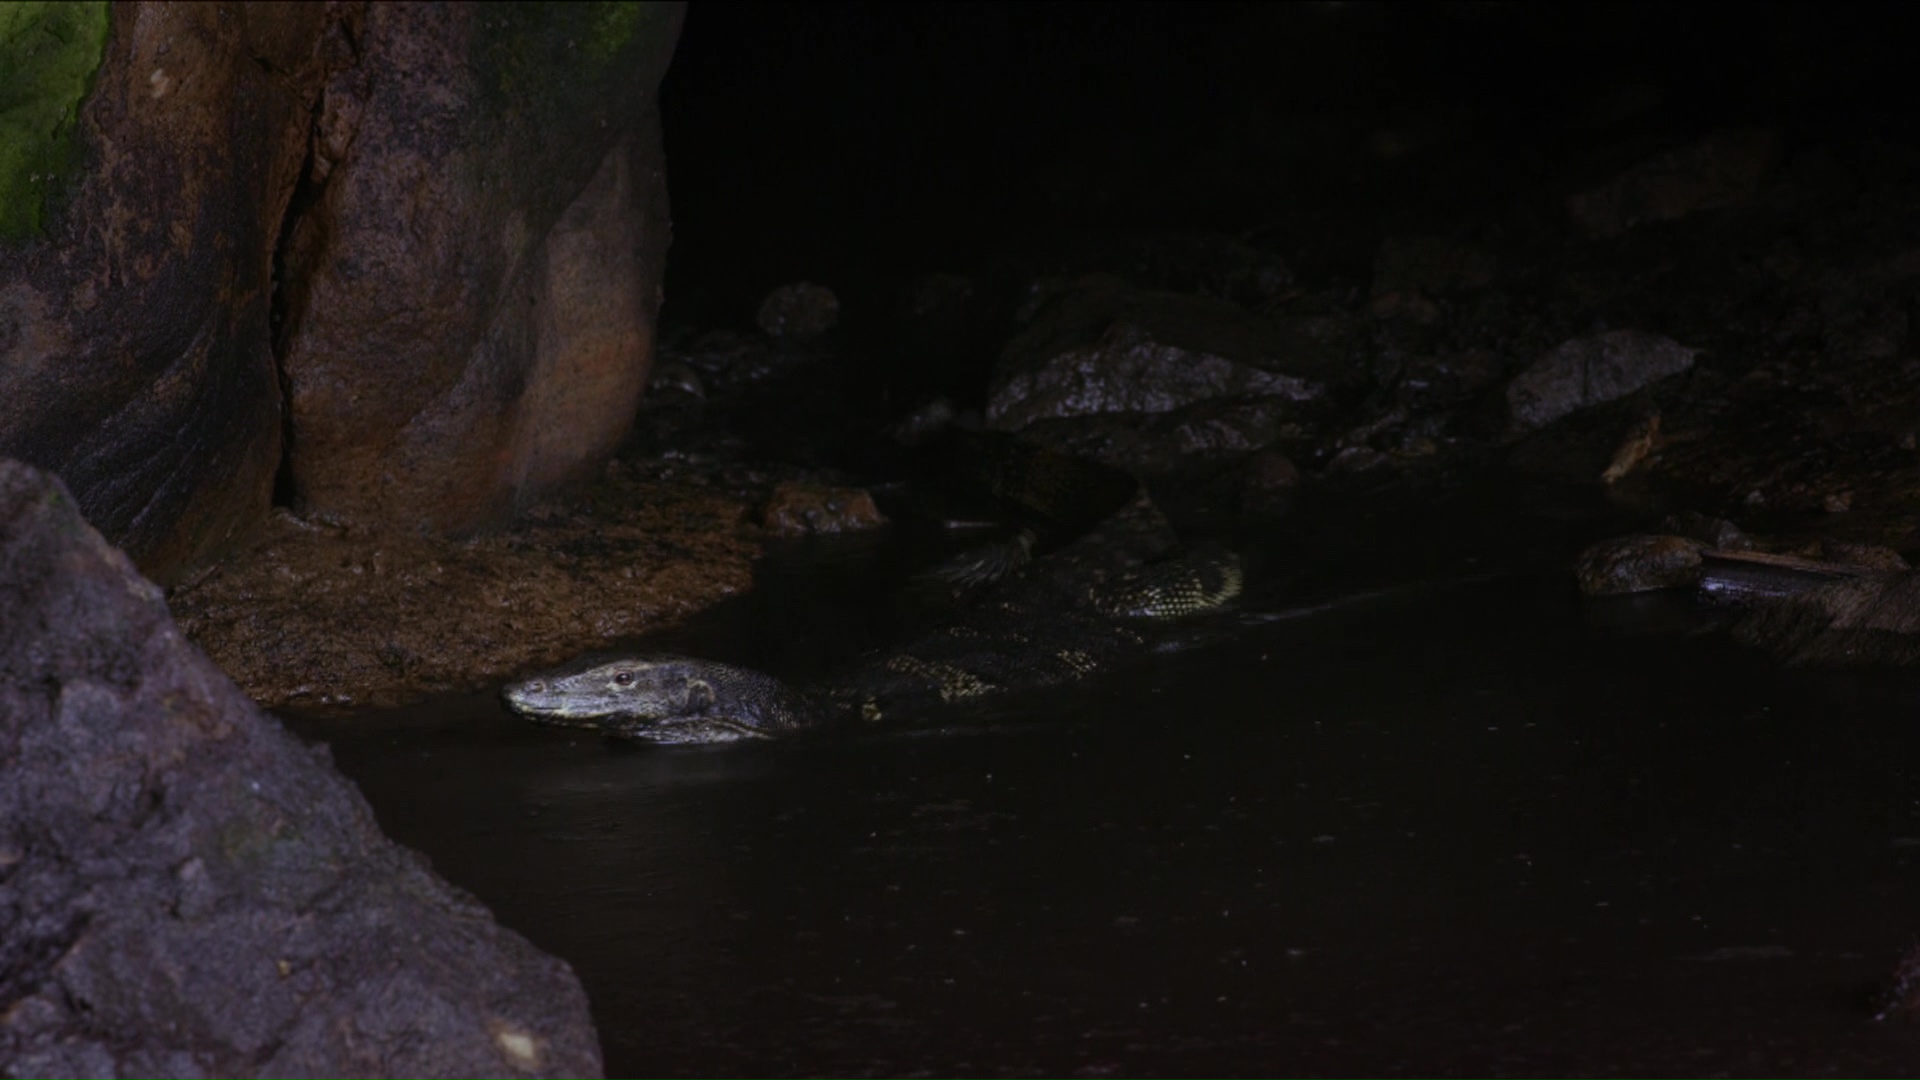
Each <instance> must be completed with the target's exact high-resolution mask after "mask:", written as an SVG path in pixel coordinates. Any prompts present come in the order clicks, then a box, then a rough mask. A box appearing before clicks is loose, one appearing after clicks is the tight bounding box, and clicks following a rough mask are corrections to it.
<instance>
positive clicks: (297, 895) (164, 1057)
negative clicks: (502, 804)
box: [0, 459, 600, 1076]
mask: <svg viewBox="0 0 1920 1080" xmlns="http://www.w3.org/2000/svg"><path fill="white" fill-rule="evenodd" d="M0 626H5V627H6V628H7V633H6V634H5V635H0V868H3V869H0V1062H4V1063H5V1071H6V1072H7V1073H8V1074H9V1075H15V1076H580V1075H593V1076H597V1075H599V1074H600V1053H599V1047H598V1045H597V1040H596V1038H595V1034H594V1029H593V1024H592V1021H591V1020H590V1018H589V1016H588V1013H587V1002H586V995H585V994H584V993H583V992H582V990H581V988H580V984H579V982H578V981H577V980H576V979H575V978H574V976H573V972H572V971H570V970H569V969H568V968H567V966H566V964H564V963H562V962H561V961H559V960H556V959H554V958H552V957H549V956H546V955H543V954H542V953H540V952H539V951H538V950H536V949H534V948H533V946H532V945H530V944H528V943H527V942H526V941H525V940H524V939H522V938H521V937H519V936H518V935H516V934H513V933H510V932H508V931H506V930H503V929H502V928H501V927H500V926H498V925H497V924H496V923H495V922H494V921H493V919H492V917H491V916H490V915H489V914H488V912H487V911H486V909H485V908H483V907H481V906H480V905H479V904H478V903H476V902H475V901H474V900H473V899H472V898H471V897H469V896H467V895H466V894H465V893H463V892H461V891H459V890H458V889H455V888H453V887H452V886H450V885H448V884H447V883H446V882H444V881H442V880H440V879H439V878H438V877H436V876H434V874H433V872H432V871H431V870H430V869H429V868H428V867H427V865H426V862H425V861H424V860H422V859H420V858H419V857H418V856H416V855H414V854H413V853H412V852H410V851H407V850H406V849H404V848H401V847H399V846H397V845H395V844H394V843H392V842H391V841H389V840H387V839H386V838H385V837H383V836H382V835H381V834H380V831H379V829H378V827H377V826H376V825H375V823H374V819H373V813H372V811H371V810H370V809H369V808H368V807H367V804H366V802H365V801H364V800H362V799H361V797H360V794H359V792H358V791H357V790H355V788H354V786H353V785H352V784H350V783H348V782H346V781H345V780H344V779H342V778H341V777H340V776H339V775H338V774H337V773H335V772H334V771H333V770H332V769H331V768H330V767H328V764H327V758H326V755H325V753H324V752H321V753H316V752H314V751H313V750H310V749H309V748H308V747H306V746H304V745H302V744H301V743H300V742H299V741H298V740H296V739H294V738H293V737H292V736H290V735H288V734H287V732H286V730H285V729H283V728H282V727H281V726H280V725H279V723H277V722H276V721H275V720H273V719H272V718H271V717H269V716H267V715H266V714H265V713H262V712H261V711H260V710H259V709H258V708H257V707H255V706H254V705H253V703H252V702H250V701H248V700H247V699H246V697H245V696H244V695H243V694H241V693H240V691H239V690H238V689H237V688H236V687H235V686H234V685H233V684H232V683H231V682H229V681H228V680H227V679H226V677H225V676H223V675H221V673H220V672H219V670H218V669H217V668H215V667H214V666H213V664H212V663H211V662H209V661H208V660H207V658H206V656H204V655H203V654H201V653H200V651H199V650H197V649H195V648H193V647H192V646H191V645H189V644H188V643H187V642H186V640H185V639H184V638H183V637H181V635H180V631H179V630H178V628H176V627H175V626H174V624H173V621H172V620H171V619H170V618H168V616H167V608H166V605H165V604H164V603H163V602H162V600H161V596H160V590H159V589H157V588H155V587H154V586H153V585H151V584H149V583H147V582H145V581H143V580H141V579H140V577H139V575H138V574H136V573H135V572H134V571H133V568H132V567H131V566H130V565H128V563H127V560H126V559H125V558H124V557H123V556H122V555H121V554H120V553H119V552H118V551H115V550H114V549H112V548H111V547H109V546H107V544H106V543H105V542H103V541H102V539H101V538H100V536H99V534H98V533H96V532H94V531H93V530H92V529H89V528H88V527H87V526H86V523H85V522H84V521H82V520H81V518H80V516H79V514H77V513H76V512H75V508H74V504H73V501H72V499H71V497H70V496H69V495H68V494H67V492H66V491H65V489H64V488H62V487H61V485H60V483H59V482H58V481H57V480H55V479H53V478H52V477H49V476H46V475H45V474H42V473H38V472H36V471H35V470H33V469H30V468H27V467H25V466H22V465H20V464H19V463H18V462H13V461H7V460H4V459H0Z"/></svg>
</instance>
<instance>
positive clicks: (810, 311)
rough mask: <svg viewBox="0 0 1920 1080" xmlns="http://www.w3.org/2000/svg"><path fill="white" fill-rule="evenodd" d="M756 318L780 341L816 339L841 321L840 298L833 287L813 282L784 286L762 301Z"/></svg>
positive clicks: (762, 326)
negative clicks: (834, 292)
mask: <svg viewBox="0 0 1920 1080" xmlns="http://www.w3.org/2000/svg"><path fill="white" fill-rule="evenodd" d="M754 321H755V322H756V323H758V324H759V326H760V329H761V331H762V332H763V333H765V334H766V335H767V336H768V337H770V338H773V339H775V340H777V341H785V342H792V343H796V344H797V343H800V342H806V341H812V340H814V339H815V338H818V337H820V336H821V335H823V334H825V333H826V332H827V331H829V330H831V329H833V328H834V327H835V326H836V325H838V324H839V322H840V298H839V297H837V296H835V295H834V294H833V290H832V289H829V288H827V287H826V286H824V285H815V284H813V283H812V282H807V281H802V282H798V283H796V284H793V285H782V286H780V287H779V288H777V289H775V290H773V291H772V292H770V293H768V294H767V298H766V299H765V300H763V301H761V302H760V312H759V314H758V315H756V316H755V317H754Z"/></svg>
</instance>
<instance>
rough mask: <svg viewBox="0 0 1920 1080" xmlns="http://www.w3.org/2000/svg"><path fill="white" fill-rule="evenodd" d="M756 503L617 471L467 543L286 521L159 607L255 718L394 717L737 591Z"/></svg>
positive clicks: (748, 555)
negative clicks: (365, 711)
mask: <svg viewBox="0 0 1920 1080" xmlns="http://www.w3.org/2000/svg"><path fill="white" fill-rule="evenodd" d="M712 479H713V478H711V477H708V478H705V481H711V480H712ZM751 486H752V485H748V487H749V488H750V487H751ZM752 497H753V496H752V494H751V493H750V492H749V491H748V490H746V489H743V488H732V489H730V488H727V487H725V486H723V485H716V484H713V483H710V482H702V483H689V482H678V483H676V482H670V481H669V482H663V481H661V480H659V479H658V477H657V475H645V476H642V475H636V473H635V471H634V470H632V469H631V468H630V467H629V466H628V465H627V464H626V463H625V462H623V461H620V460H615V461H614V462H612V463H611V464H609V466H608V467H607V470H606V473H605V475H604V476H603V477H601V478H600V479H599V480H598V481H596V482H594V483H592V484H589V485H586V486H584V487H583V488H581V489H578V490H576V491H573V492H570V493H568V495H567V497H566V498H564V499H562V500H556V501H555V502H553V503H551V504H548V505H544V506H541V507H537V508H535V509H534V510H532V511H530V512H529V513H528V514H527V516H526V517H525V519H523V520H522V521H521V522H520V523H519V524H517V525H515V526H514V527H513V528H511V529H509V530H506V531H503V532H498V533H493V534H489V535H484V536H478V537H473V538H470V539H465V540H459V539H444V538H436V537H427V536H420V535H416V534H412V533H408V532H405V531H399V530H396V531H393V532H386V533H378V532H373V531H369V530H366V529H363V528H359V527H351V526H335V525H330V524H327V523H324V522H320V521H304V520H301V519H298V518H295V517H294V516H292V515H291V514H288V513H286V512H284V511H282V512H278V513H276V514H275V515H274V517H273V519H272V520H271V521H270V522H269V523H268V527H267V529H266V532H265V535H264V536H262V537H261V538H260V539H259V540H258V541H257V542H256V543H255V544H254V545H253V546H252V547H251V548H249V549H248V550H246V551H245V552H243V553H242V554H240V555H238V556H236V557H235V558H233V559H232V560H230V561H229V562H227V563H225V564H223V565H221V566H219V567H217V568H216V569H214V570H213V571H212V572H210V573H207V574H204V575H202V576H200V577H197V578H194V579H191V580H189V581H187V582H185V583H183V584H182V585H180V586H179V587H177V588H175V589H174V590H173V591H172V592H171V593H170V594H169V595H168V597H167V603H168V606H169V607H170V608H171V609H172V611H173V615H174V618H175V619H176V620H178V621H179V623H180V625H181V627H182V629H184V630H185V631H186V633H187V635H188V636H189V637H191V638H192V639H193V641H194V644H196V645H198V646H200V647H201V648H202V649H205V650H206V651H207V653H208V654H209V655H210V656H212V657H213V659H214V662H215V663H217V664H219V665H220V667H221V668H222V669H223V670H225V671H226V673H227V674H228V675H229V676H230V677H231V678H232V679H233V680H234V681H235V682H237V683H239V684H240V686H241V688H242V689H244V690H245V691H246V692H247V694H248V696H250V697H252V698H253V699H254V700H255V701H258V702H260V703H261V704H262V705H265V706H267V707H269V708H278V707H280V706H284V705H293V706H297V707H304V708H314V707H333V708H339V709H346V708H353V707H360V708H365V707H368V706H379V705H383V704H384V705H394V704H398V703H400V702H404V701H411V700H416V699H418V698H420V697H422V696H423V695H426V694H431V693H435V692H442V693H444V692H447V691H449V690H459V689H471V688H473V687H475V686H482V685H486V684H487V683H488V682H489V681H494V682H497V681H500V680H503V679H505V678H507V677H508V676H510V675H512V674H514V673H516V672H520V671H524V670H526V669H528V668H530V667H535V666H538V665H541V664H552V663H555V662H558V661H560V660H564V659H567V658H568V657H571V656H575V655H577V654H579V653H581V652H583V651H585V650H587V649H591V648H595V647H600V646H604V645H605V644H607V643H608V642H610V641H614V640H618V639H620V638H623V637H628V636H631V635H633V634H636V633H639V632H641V631H642V630H645V629H654V628H657V627H660V626H666V625H671V624H672V623H673V622H674V621H676V620H678V619H680V618H683V617H685V616H686V615H687V614H688V613H690V612H693V611H696V610H699V609H701V608H704V607H706V606H708V605H710V604H712V603H714V602H716V601H718V600H720V599H722V598H724V597H726V596H729V595H731V594H733V593H735V592H738V591H740V590H742V589H744V588H746V587H747V585H748V584H749V583H750V582H751V580H752V560H753V558H754V557H755V555H756V554H758V552H759V543H758V541H757V540H756V539H755V538H754V536H753V534H752V532H751V531H750V530H748V529H747V528H745V521H746V518H747V513H748V511H749V509H750V508H751V506H752Z"/></svg>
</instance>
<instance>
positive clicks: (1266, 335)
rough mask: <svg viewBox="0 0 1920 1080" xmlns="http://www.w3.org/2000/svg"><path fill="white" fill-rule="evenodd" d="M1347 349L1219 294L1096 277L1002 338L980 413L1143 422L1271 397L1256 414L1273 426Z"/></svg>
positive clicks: (998, 419)
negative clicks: (1183, 291)
mask: <svg viewBox="0 0 1920 1080" xmlns="http://www.w3.org/2000/svg"><path fill="white" fill-rule="evenodd" d="M1343 356H1344V342H1341V341H1338V340H1335V341H1327V340H1319V339H1316V337H1315V336H1314V334H1313V333H1312V332H1311V330H1310V329H1308V328H1305V327H1301V326H1292V325H1286V324H1280V323H1275V322H1270V321H1268V320H1265V319H1260V318H1257V317H1255V316H1253V315H1251V314H1249V313H1248V312H1246V311H1245V310H1243V309H1241V308H1239V307H1236V306H1235V305H1233V304H1230V303H1227V302H1225V301H1221V300H1215V299H1210V298H1206V297H1196V296H1184V295H1180V294H1177V293H1164V292H1153V291H1148V290H1141V289H1134V288H1131V287H1129V286H1127V285H1126V284H1125V283H1124V282H1122V281H1120V280H1118V279H1115V278H1110V277H1105V276H1099V275H1093V276H1089V277H1087V278H1083V279H1081V280H1080V281H1079V282H1077V283H1076V284H1075V285H1074V286H1073V287H1072V288H1071V289H1070V290H1069V291H1067V292H1066V293H1065V294H1063V295H1061V296H1060V297H1058V298H1057V299H1055V300H1054V301H1053V302H1052V303H1050V304H1049V305H1048V306H1047V307H1045V308H1044V309H1042V310H1041V311H1040V312H1039V313H1038V314H1037V315H1036V316H1035V318H1034V320H1033V322H1032V324H1031V325H1029V326H1028V327H1027V329H1026V330H1025V331H1023V332H1022V333H1021V334H1020V336H1018V337H1017V338H1015V339H1014V340H1013V341H1011V342H1009V343H1008V345H1007V348H1006V351H1005V352H1004V353H1003V354H1002V356H1001V359H1000V364H999V367H998V369H997V370H996V371H995V374H994V379H993V385H992V387H991V389H990V391H989V396H988V401H987V422H988V424H989V426H991V427H993V428H996V429H998V430H1002V431H1020V430H1024V429H1029V428H1032V427H1034V426H1035V425H1037V424H1040V423H1042V422H1043V421H1056V420H1064V419H1071V418H1082V417H1106V416H1118V417H1126V418H1129V419H1128V421H1127V422H1129V423H1138V424H1141V425H1149V424H1151V423H1152V422H1153V419H1154V418H1157V417H1161V416H1165V415H1168V414H1172V413H1177V412H1180V411H1182V410H1185V409H1188V408H1190V407H1192V406H1196V405H1200V404H1203V403H1226V402H1236V401H1266V402H1268V403H1270V404H1271V405H1272V406H1273V407H1272V408H1269V409H1266V410H1264V415H1263V416H1262V419H1261V424H1262V425H1264V426H1265V427H1271V428H1275V429H1276V430H1277V428H1278V426H1279V425H1281V424H1283V423H1285V422H1286V421H1287V420H1288V419H1290V418H1292V417H1294V416H1298V415H1300V414H1302V413H1303V412H1304V410H1305V407H1306V406H1308V405H1309V404H1310V403H1313V402H1316V401H1318V400H1320V399H1321V398H1322V397H1324V395H1325V394H1326V390H1327V383H1328V381H1329V380H1331V379H1333V378H1337V377H1338V376H1339V375H1340V374H1341V370H1340V369H1341V360H1342V359H1343ZM1077 430H1078V429H1077V428H1076V431H1077ZM1202 441H1203V442H1204V441H1206V440H1202ZM1255 441H1256V442H1257V441H1259V440H1257V439H1256V440H1255Z"/></svg>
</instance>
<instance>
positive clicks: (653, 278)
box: [282, 3, 681, 531]
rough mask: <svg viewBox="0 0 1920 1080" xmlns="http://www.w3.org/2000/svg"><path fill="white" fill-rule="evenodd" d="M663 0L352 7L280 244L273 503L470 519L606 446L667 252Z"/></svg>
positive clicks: (673, 28) (648, 331)
mask: <svg viewBox="0 0 1920 1080" xmlns="http://www.w3.org/2000/svg"><path fill="white" fill-rule="evenodd" d="M680 16H681V6H680V5H675V4H660V5H626V4H574V5H427V4H400V3H391V4H388V3H375V4H370V5H368V6H367V7H366V8H365V9H364V13H363V14H361V15H360V17H359V19H358V21H357V22H354V21H349V22H348V23H347V24H345V25H344V27H343V32H344V33H345V34H346V36H347V39H348V42H349V47H350V48H351V50H352V52H353V56H352V62H351V63H350V64H347V65H345V66H343V67H342V68H340V69H339V70H338V71H336V72H335V73H334V74H333V76H332V78H331V79H330V81H329V82H328V84H327V86H326V90H325V93H324V95H323V98H322V102H321V111H320V120H319V131H318V133H317V135H316V139H315V145H314V160H313V163H312V168H311V170H310V173H309V176H308V180H309V188H308V191H307V195H308V197H309V198H310V200H311V201H310V204H309V206H308V208H307V210H306V211H305V213H303V214H302V215H301V217H300V219H299V220H298V222H297V223H296V224H295V226H294V228H293V230H292V233H291V241H290V245H289V248H288V252H287V255H286V271H285V285H284V287H285V289H286V292H287V321H286V324H285V326H284V328H283V331H282V332H283V342H284V348H283V354H284V361H283V362H284V370H285V378H286V386H287V389H288V392H289V398H290V400H289V406H290V410H291V416H290V423H289V427H288V430H289V433H290V437H291V446H290V448H289V454H288V478H289V480H290V481H291V492H292V496H293V500H294V504H295V508H296V509H298V510H302V511H306V512H314V513H319V514H322V515H327V516H333V517H339V518H345V519H349V520H354V519H358V520H381V521H386V522H390V523H396V524H402V525H408V526H412V527H416V528H423V529H431V530H456V531H457V530H462V529H466V528H471V527H474V526H478V525H482V524H486V523H488V522H491V521H496V520H499V519H500V518H502V517H504V516H506V515H508V514H510V513H511V512H512V511H513V510H515V509H517V508H519V507H521V506H523V505H525V504H526V503H527V502H528V501H530V499H531V497H532V496H534V495H536V494H537V493H539V492H541V491H543V490H545V489H547V488H549V487H551V486H552V485H553V484H555V483H558V482H561V481H564V480H566V479H569V478H571V477H572V476H573V475H574V474H575V473H576V472H579V471H581V470H582V469H584V468H587V467H590V466H591V465H593V464H594V463H596V462H597V461H599V460H600V459H602V458H604V456H605V455H606V453H607V452H608V451H610V450H611V448H612V447H613V445H614V444H615V443H617V442H618V440H619V439H620V437H621V436H622V435H624V434H625V432H626V430H627V428H628V426H629V425H630V424H631V422H632V417H633V410H634V406H635V404H636V403H637V401H638V400H639V395H640V390H641V387H642V385H643V384H644V382H645V379H646V371H647V365H648V363H649V361H650V359H651V357H652V352H653V320H654V314H655V311H656V310H657V307H658V303H659V280H660V278H659V275H660V271H661V266H662V261H663V259H664V253H665V247H666V243H667V239H668V228H669V226H668V220H667V205H666V193H665V180H664V175H663V172H662V169H661V165H660V161H661V149H660V143H659V138H660V137H659V129H658V114H657V110H656V108H655V105H654V101H653V92H654V88H655V87H656V86H657V84H658V82H659V78H660V75H661V74H662V72H663V71H664V69H665V66H666V62H667V59H668V57H669V56H670V54H671V51H672V47H673V42H674V38H675V36H676V34H677V32H678V26H679V21H680Z"/></svg>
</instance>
